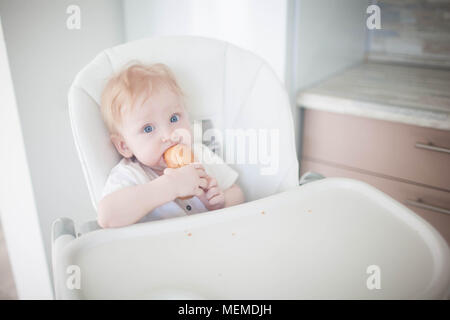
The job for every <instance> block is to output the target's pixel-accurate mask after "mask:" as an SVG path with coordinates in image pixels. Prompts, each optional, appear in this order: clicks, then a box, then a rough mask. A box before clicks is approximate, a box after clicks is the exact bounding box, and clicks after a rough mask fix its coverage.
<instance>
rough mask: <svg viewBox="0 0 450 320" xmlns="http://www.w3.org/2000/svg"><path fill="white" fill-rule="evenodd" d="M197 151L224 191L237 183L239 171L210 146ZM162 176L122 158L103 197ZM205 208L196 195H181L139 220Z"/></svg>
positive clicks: (163, 217) (195, 211)
mask: <svg viewBox="0 0 450 320" xmlns="http://www.w3.org/2000/svg"><path fill="white" fill-rule="evenodd" d="M193 152H194V157H195V160H196V161H198V162H201V163H202V164H203V167H204V168H205V172H206V173H207V174H208V175H209V176H211V177H213V178H215V179H216V180H217V185H218V187H219V188H220V189H221V190H222V191H223V190H226V189H228V188H229V187H231V186H232V185H233V184H234V183H235V182H236V180H237V178H238V176H239V174H238V172H237V171H235V170H234V169H232V168H231V167H230V166H228V165H227V164H226V163H225V162H224V161H223V160H222V159H221V158H220V157H219V156H218V155H217V154H215V153H213V152H212V151H211V150H210V149H209V148H208V147H207V146H205V145H203V144H195V145H194V149H193ZM158 177H159V176H158V174H156V173H155V172H154V171H153V170H152V168H150V167H148V166H146V165H144V164H142V163H140V162H139V161H138V160H132V159H129V158H122V160H120V162H119V163H118V164H117V165H116V166H115V167H114V168H112V170H111V172H110V174H109V176H108V179H107V180H106V183H105V186H104V188H103V193H102V198H103V197H104V196H106V195H107V194H109V193H112V192H114V191H117V190H119V189H121V188H125V187H129V186H133V185H137V184H144V183H147V182H149V181H151V180H153V179H156V178H158ZM205 211H208V210H207V209H206V207H205V206H204V205H203V203H202V202H201V201H200V199H199V198H198V197H196V196H193V197H192V198H190V199H186V200H181V199H179V198H177V199H175V200H173V201H169V202H167V203H165V204H163V205H161V206H159V207H157V208H155V209H153V210H152V211H150V212H149V213H148V214H147V215H146V216H144V217H143V218H142V219H141V220H139V222H146V221H152V220H159V219H168V218H174V217H181V216H185V215H191V214H195V213H201V212H205Z"/></svg>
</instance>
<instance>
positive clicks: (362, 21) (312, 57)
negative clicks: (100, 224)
mask: <svg viewBox="0 0 450 320" xmlns="http://www.w3.org/2000/svg"><path fill="white" fill-rule="evenodd" d="M368 5H369V4H368V1H367V0H320V1H317V0H297V1H295V6H294V10H295V15H296V17H295V30H296V33H295V34H294V36H293V37H294V39H296V41H297V48H292V50H295V54H294V56H295V57H296V58H295V59H294V61H293V66H292V67H293V69H294V70H295V73H294V75H293V77H294V79H293V80H292V82H293V83H294V85H293V86H294V91H295V92H298V90H300V89H303V88H305V87H308V86H311V85H313V84H315V83H317V82H319V81H321V80H324V79H326V78H327V77H329V76H331V75H333V74H335V73H338V72H340V71H342V70H344V69H345V68H347V67H349V66H351V65H354V64H355V63H358V62H361V61H362V60H363V58H364V55H365V40H366V17H367V15H366V9H367V6H368ZM294 109H295V117H294V119H295V121H296V126H295V127H296V130H298V131H297V133H296V137H298V138H299V140H298V145H297V148H298V149H297V151H298V152H297V154H298V155H299V156H300V154H301V145H300V139H301V137H300V131H301V128H300V112H299V109H298V108H294ZM300 165H301V164H300Z"/></svg>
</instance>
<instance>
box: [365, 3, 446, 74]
mask: <svg viewBox="0 0 450 320" xmlns="http://www.w3.org/2000/svg"><path fill="white" fill-rule="evenodd" d="M372 3H373V4H377V5H378V6H379V7H380V9H381V29H380V30H372V31H370V32H369V48H368V50H369V52H368V57H369V59H371V60H381V61H396V62H410V63H418V64H424V65H434V66H447V67H450V0H379V1H373V2H372Z"/></svg>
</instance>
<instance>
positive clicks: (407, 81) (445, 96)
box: [297, 62, 450, 130]
mask: <svg viewBox="0 0 450 320" xmlns="http://www.w3.org/2000/svg"><path fill="white" fill-rule="evenodd" d="M297 106H299V107H304V108H309V109H317V110H323V111H328V112H336V113H343V114H351V115H356V116H363V117H368V118H375V119H380V120H387V121H393V122H401V123H406V124H412V125H417V126H422V127H430V128H435V129H442V130H450V70H448V69H433V68H430V67H417V66H407V65H400V64H388V63H375V62H363V63H361V64H358V65H356V66H353V67H351V68H348V69H347V70H345V71H343V72H341V73H339V74H336V75H334V76H331V77H330V78H328V79H326V80H325V81H322V82H320V83H319V84H317V85H315V86H312V87H310V88H306V89H304V90H301V91H300V92H299V94H298V95H297Z"/></svg>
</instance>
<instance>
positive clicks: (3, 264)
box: [0, 223, 17, 300]
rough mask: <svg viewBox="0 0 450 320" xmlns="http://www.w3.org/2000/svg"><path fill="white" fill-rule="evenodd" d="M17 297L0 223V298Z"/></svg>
mask: <svg viewBox="0 0 450 320" xmlns="http://www.w3.org/2000/svg"><path fill="white" fill-rule="evenodd" d="M15 299H17V293H16V286H15V284H14V279H13V275H12V271H11V265H10V264H9V258H8V251H7V249H6V243H5V238H4V236H3V229H2V225H1V223H0V300H15Z"/></svg>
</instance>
